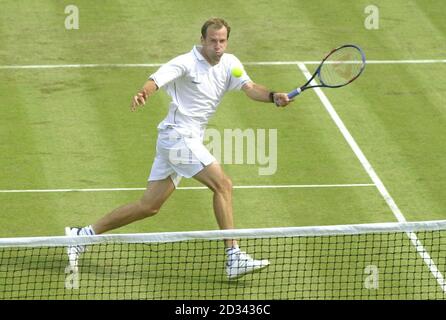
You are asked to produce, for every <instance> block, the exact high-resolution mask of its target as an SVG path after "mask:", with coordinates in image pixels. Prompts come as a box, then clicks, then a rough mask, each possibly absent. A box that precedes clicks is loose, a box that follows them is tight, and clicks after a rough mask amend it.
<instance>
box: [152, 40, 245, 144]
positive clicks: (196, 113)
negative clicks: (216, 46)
mask: <svg viewBox="0 0 446 320" xmlns="http://www.w3.org/2000/svg"><path fill="white" fill-rule="evenodd" d="M200 49H201V46H194V48H193V49H192V50H191V51H190V52H189V53H186V54H183V55H180V56H178V57H176V58H174V59H172V60H170V61H169V62H167V63H166V64H164V65H163V66H161V67H160V68H159V69H158V70H157V71H156V72H155V73H153V74H152V75H150V77H149V79H152V80H153V81H155V83H156V84H157V86H158V88H163V89H165V90H166V92H167V93H168V94H169V96H170V97H171V98H172V101H171V102H170V105H169V113H168V115H167V117H166V118H165V119H164V120H163V121H162V122H161V123H160V124H159V125H158V129H166V128H168V127H173V128H174V129H175V130H176V131H178V132H179V133H180V134H182V135H184V136H190V137H200V138H202V137H203V134H204V130H205V128H206V125H207V123H208V121H209V119H210V118H211V116H212V115H213V114H214V113H215V111H216V110H217V106H218V105H219V104H220V102H221V100H222V98H223V96H224V94H225V93H226V92H227V91H230V90H240V89H241V88H242V86H243V85H244V84H245V83H247V82H250V81H251V79H250V78H249V76H248V75H247V74H246V72H243V75H242V76H241V77H239V78H236V77H234V76H232V75H231V70H232V68H234V67H239V68H243V66H242V64H241V62H240V60H239V59H237V57H235V56H234V55H232V54H229V53H224V54H223V56H222V57H221V59H220V62H219V63H218V64H217V65H215V66H212V65H210V64H209V63H208V62H207V60H206V59H205V58H204V57H203V56H202V55H201V53H200Z"/></svg>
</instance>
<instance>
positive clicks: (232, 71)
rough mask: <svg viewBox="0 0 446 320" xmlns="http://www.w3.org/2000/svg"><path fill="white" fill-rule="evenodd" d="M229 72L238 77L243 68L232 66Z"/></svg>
mask: <svg viewBox="0 0 446 320" xmlns="http://www.w3.org/2000/svg"><path fill="white" fill-rule="evenodd" d="M231 74H232V75H233V76H234V77H236V78H240V77H241V76H242V74H243V69H242V68H239V67H235V68H232V70H231Z"/></svg>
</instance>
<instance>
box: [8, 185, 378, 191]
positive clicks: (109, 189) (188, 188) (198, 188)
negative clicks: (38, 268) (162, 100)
mask: <svg viewBox="0 0 446 320" xmlns="http://www.w3.org/2000/svg"><path fill="white" fill-rule="evenodd" d="M374 186H375V185H374V184H371V183H358V184H289V185H265V186H233V189H286V188H303V189H305V188H355V187H374ZM177 189H178V190H207V189H208V187H178V188H177ZM143 190H146V188H94V189H92V188H90V189H31V190H0V193H57V192H109V191H112V192H113V191H143Z"/></svg>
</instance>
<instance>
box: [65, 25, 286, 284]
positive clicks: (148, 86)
mask: <svg viewBox="0 0 446 320" xmlns="http://www.w3.org/2000/svg"><path fill="white" fill-rule="evenodd" d="M230 31H231V28H230V27H229V25H228V24H227V22H226V21H224V20H223V19H220V18H212V19H209V20H208V21H206V22H205V23H204V25H203V27H202V29H201V46H194V47H193V49H192V51H190V52H189V53H186V54H183V55H180V56H178V57H176V58H174V59H172V60H170V61H169V62H167V63H166V64H164V65H163V66H161V67H160V68H159V69H158V70H157V71H156V72H155V73H153V74H152V75H150V77H149V79H148V81H147V82H146V83H145V84H144V86H143V88H142V89H141V90H140V91H139V92H138V93H137V94H136V95H135V96H134V97H133V100H132V105H131V110H132V111H135V110H136V109H137V108H138V107H140V106H142V105H144V104H145V103H146V102H147V100H148V99H149V98H150V96H152V95H153V94H154V93H155V92H156V91H157V90H158V89H160V88H163V89H165V90H166V91H167V93H168V94H169V96H170V97H171V98H172V101H171V102H170V106H169V112H168V115H167V117H166V118H165V119H164V120H163V121H162V122H161V123H160V124H159V125H158V131H159V134H158V140H157V147H156V156H155V160H154V162H153V165H152V170H151V172H150V176H149V179H148V185H147V189H146V191H145V193H144V195H143V196H142V198H141V199H140V200H139V201H137V202H135V203H131V204H128V205H125V206H122V207H120V208H117V209H115V210H113V211H112V212H110V213H109V214H107V215H106V216H104V217H102V218H101V219H99V220H98V221H97V222H96V223H94V224H93V225H89V226H86V227H84V228H70V227H67V228H66V230H65V232H66V234H67V235H69V236H74V235H94V234H101V233H104V232H106V231H110V230H113V229H116V228H119V227H122V226H124V225H127V224H129V223H131V222H134V221H136V220H140V219H144V218H147V217H150V216H153V215H155V214H156V213H158V211H159V210H160V208H161V206H162V205H163V203H164V202H165V201H166V200H167V199H168V198H169V196H170V195H171V194H172V192H173V191H174V190H175V188H176V187H177V186H178V183H179V182H180V179H181V177H186V178H191V177H193V178H194V179H196V180H198V181H199V182H201V183H202V184H204V185H206V186H207V187H208V188H209V189H211V190H212V191H213V193H214V195H213V205H214V213H215V217H216V219H217V223H218V225H219V227H220V229H233V228H234V223H233V214H232V182H231V180H230V178H229V177H228V176H227V175H226V174H225V173H224V172H223V169H222V167H221V165H220V164H219V163H218V162H217V161H216V159H215V158H214V157H213V156H212V154H211V153H210V152H209V151H208V150H207V149H206V147H205V146H204V145H203V138H204V131H205V129H206V125H207V123H208V121H209V119H210V117H211V116H212V115H213V114H214V113H215V111H216V110H217V106H218V105H219V103H220V102H221V100H222V98H223V96H224V94H225V93H226V92H227V91H230V90H240V89H241V90H243V91H244V92H245V94H246V95H247V96H248V97H249V98H251V99H253V100H256V101H262V102H273V103H274V104H275V105H277V106H281V107H284V106H286V105H288V104H289V102H290V100H289V99H288V96H287V94H286V93H275V92H271V91H270V90H268V89H266V88H265V87H263V86H261V85H259V84H256V83H254V82H253V81H252V80H251V79H250V78H249V76H248V75H247V74H246V72H243V74H242V75H241V76H240V77H235V76H233V75H232V73H231V70H232V69H233V68H235V67H236V68H241V69H242V70H243V66H242V64H241V62H240V61H239V60H238V59H237V58H236V57H235V56H234V55H232V54H228V53H225V50H226V47H227V44H228V38H229V33H230ZM225 244H226V254H227V263H226V273H227V277H228V278H230V279H232V278H237V277H240V276H242V275H245V274H247V273H251V272H254V271H257V270H260V269H262V268H264V267H266V266H268V265H269V261H268V260H255V259H253V258H251V257H250V256H249V255H248V254H246V253H245V252H243V251H241V250H240V249H239V247H238V244H237V242H236V240H225ZM84 250H85V247H84V246H80V245H78V246H71V247H69V248H68V254H69V258H70V262H72V263H73V264H75V265H77V260H78V258H79V255H80V254H81V253H82V252H83V251H84Z"/></svg>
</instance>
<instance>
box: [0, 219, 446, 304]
mask: <svg viewBox="0 0 446 320" xmlns="http://www.w3.org/2000/svg"><path fill="white" fill-rule="evenodd" d="M222 239H238V240H239V244H240V247H241V249H242V250H244V251H246V252H247V253H249V254H250V255H251V256H253V257H254V258H256V259H260V258H262V259H269V261H270V262H271V264H270V265H269V266H268V268H266V269H263V270H261V271H260V272H257V273H252V274H248V275H245V276H244V277H242V278H239V279H237V280H228V279H227V278H226V274H225V262H226V254H225V251H224V249H225V248H224V242H223V241H222ZM69 245H85V246H86V248H87V251H86V252H85V253H83V254H82V255H81V256H80V258H79V262H78V265H77V266H76V267H73V266H71V265H70V264H69V263H68V257H67V251H66V248H67V246H69ZM445 268H446V221H430V222H412V223H378V224H361V225H341V226H322V227H293V228H268V229H240V230H224V231H221V230H217V231H194V232H169V233H152V234H116V235H97V236H79V237H65V236H64V237H33V238H4V239H0V299H175V300H177V299H181V300H183V299H206V300H213V299H218V300H226V299H230V300H238V299H244V300H245V299H249V300H251V299H261V300H269V299H445V298H446V293H445V292H446V284H445V281H444V278H443V274H444V272H445V271H446V270H445Z"/></svg>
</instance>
